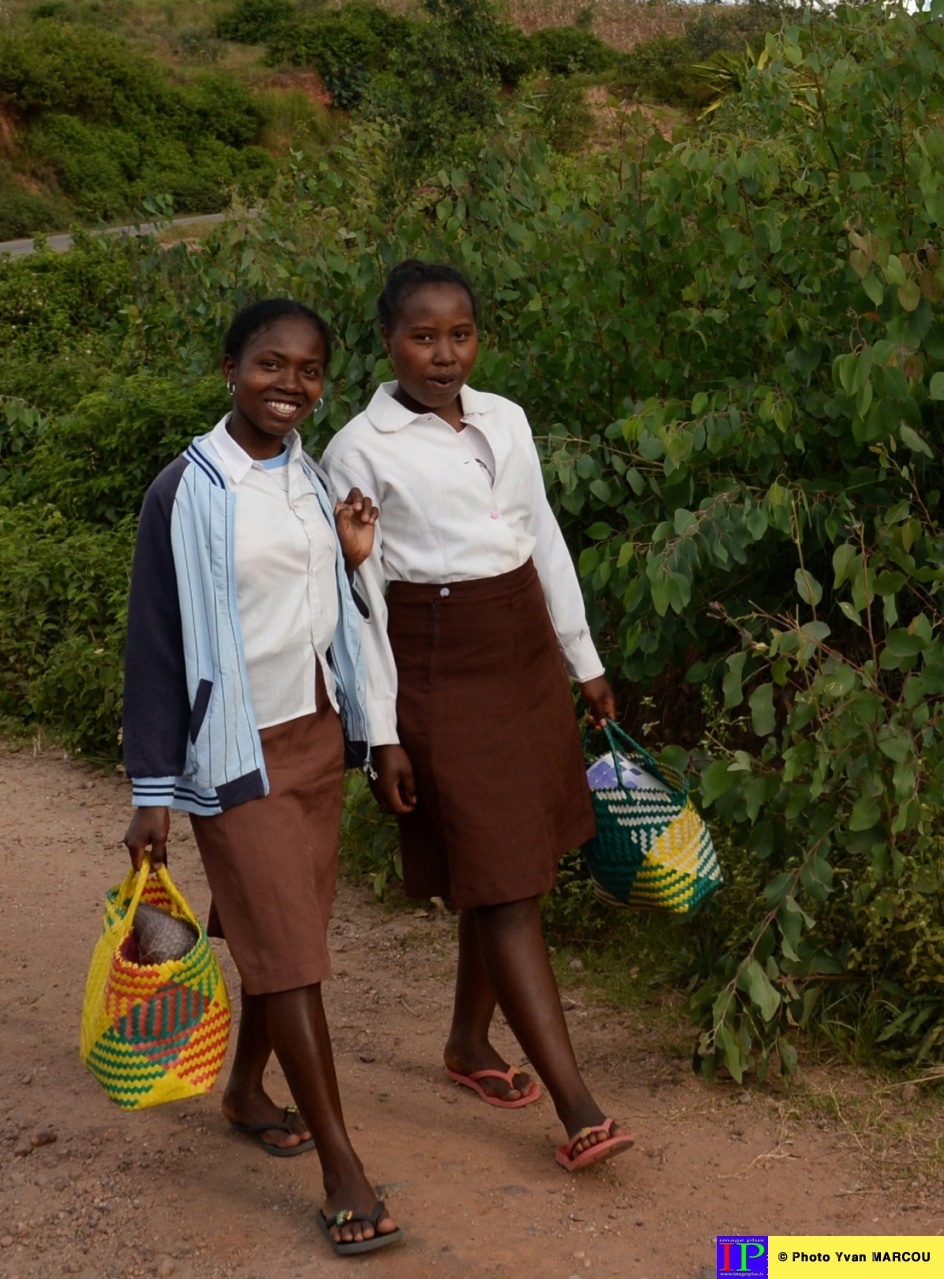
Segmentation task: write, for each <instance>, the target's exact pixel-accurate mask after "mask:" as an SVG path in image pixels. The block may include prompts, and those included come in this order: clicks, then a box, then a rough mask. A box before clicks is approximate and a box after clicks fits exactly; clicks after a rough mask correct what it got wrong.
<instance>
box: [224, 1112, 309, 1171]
mask: <svg viewBox="0 0 944 1279" xmlns="http://www.w3.org/2000/svg"><path fill="white" fill-rule="evenodd" d="M297 1113H298V1107H297V1106H286V1107H285V1109H284V1110H283V1111H282V1122H281V1123H280V1124H277V1123H272V1122H271V1121H270V1122H269V1123H264V1124H239V1123H237V1122H236V1120H235V1119H231V1120H230V1121H229V1122H230V1123H231V1124H232V1126H233V1127H234V1128H235V1129H236V1131H237V1132H244V1133H245V1134H246V1136H247V1137H259V1134H260V1133H262V1132H272V1131H273V1130H276V1131H281V1132H288V1133H292V1134H293V1135H294V1134H295V1129H294V1128H293V1127H292V1119H291V1117H292V1115H295V1114H297ZM259 1145H260V1146H261V1147H262V1149H263V1150H264V1151H265V1152H266V1154H267V1155H273V1156H274V1157H275V1158H276V1159H292V1158H293V1157H294V1156H295V1155H303V1154H304V1153H305V1151H306V1150H314V1148H315V1140H314V1138H313V1137H309V1138H308V1140H307V1141H300V1142H299V1143H298V1145H296V1146H277V1145H276V1144H275V1143H274V1142H271V1141H263V1140H262V1138H261V1137H259Z"/></svg>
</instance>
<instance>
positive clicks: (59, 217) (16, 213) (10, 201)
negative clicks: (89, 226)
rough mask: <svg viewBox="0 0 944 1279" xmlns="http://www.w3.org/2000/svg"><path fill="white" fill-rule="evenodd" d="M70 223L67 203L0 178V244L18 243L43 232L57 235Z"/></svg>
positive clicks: (11, 180)
mask: <svg viewBox="0 0 944 1279" xmlns="http://www.w3.org/2000/svg"><path fill="white" fill-rule="evenodd" d="M68 219H69V212H68V206H67V205H66V204H65V202H64V201H62V200H57V199H56V198H55V197H54V196H50V195H38V194H36V193H34V192H32V191H27V190H25V189H24V188H23V187H22V186H19V185H18V184H17V183H16V182H14V181H13V179H12V177H8V176H7V175H6V174H0V240H19V239H21V238H22V237H25V236H31V235H37V234H38V233H39V232H42V231H55V230H58V229H59V228H60V227H62V226H64V225H65V224H66V223H67V222H68Z"/></svg>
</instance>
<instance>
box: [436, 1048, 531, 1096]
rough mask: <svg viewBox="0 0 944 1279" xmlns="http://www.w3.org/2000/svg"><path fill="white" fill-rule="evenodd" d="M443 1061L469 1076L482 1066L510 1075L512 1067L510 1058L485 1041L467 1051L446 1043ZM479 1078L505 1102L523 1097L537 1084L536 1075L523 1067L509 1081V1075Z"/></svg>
mask: <svg viewBox="0 0 944 1279" xmlns="http://www.w3.org/2000/svg"><path fill="white" fill-rule="evenodd" d="M443 1061H444V1062H445V1065H446V1069H447V1070H448V1071H451V1072H452V1073H453V1074H456V1075H465V1076H466V1078H468V1077H470V1076H475V1075H477V1074H478V1072H479V1071H481V1070H496V1071H499V1072H501V1074H503V1075H507V1074H508V1072H509V1071H510V1070H511V1067H510V1066H509V1064H508V1062H507V1061H504V1060H503V1059H502V1058H501V1057H500V1056H499V1054H498V1053H497V1052H496V1051H495V1049H494V1048H493V1047H492V1046H491V1044H486V1045H485V1048H484V1049H479V1050H477V1051H471V1050H466V1051H464V1052H462V1051H456V1050H454V1049H451V1048H450V1045H449V1044H447V1045H446V1050H445V1052H444V1053H443ZM476 1082H477V1083H478V1085H479V1088H481V1090H482V1092H484V1093H485V1095H486V1096H487V1097H495V1098H497V1099H498V1100H499V1101H506V1102H514V1101H522V1100H524V1099H526V1098H527V1097H529V1096H530V1095H531V1094H532V1093H533V1092H534V1091H535V1089H536V1088H537V1084H536V1083H535V1081H534V1079H532V1077H531V1076H530V1075H529V1074H528V1073H527V1072H526V1071H523V1070H518V1071H515V1073H514V1074H513V1075H512V1076H511V1082H510V1083H509V1082H508V1080H507V1079H500V1078H497V1077H496V1076H495V1075H485V1076H484V1078H481V1079H478V1080H476ZM476 1091H478V1090H476ZM535 1100H536V1099H535Z"/></svg>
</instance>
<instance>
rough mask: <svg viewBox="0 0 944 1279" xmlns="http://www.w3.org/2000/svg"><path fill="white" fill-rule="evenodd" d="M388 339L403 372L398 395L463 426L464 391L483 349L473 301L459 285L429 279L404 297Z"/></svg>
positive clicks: (421, 410)
mask: <svg viewBox="0 0 944 1279" xmlns="http://www.w3.org/2000/svg"><path fill="white" fill-rule="evenodd" d="M383 342H384V346H385V348H386V350H387V354H388V355H389V356H390V359H391V361H392V362H393V371H394V373H395V374H396V375H397V383H398V387H397V391H396V398H397V399H398V400H399V401H400V403H401V404H404V405H405V406H406V407H407V408H408V409H413V410H414V412H417V413H429V412H432V413H437V414H438V415H439V416H440V417H441V418H443V420H444V421H446V422H448V423H449V424H450V426H452V427H454V428H455V429H456V430H457V431H458V430H461V428H462V422H461V407H460V402H459V392H460V391H461V390H462V388H463V386H464V385H465V382H466V380H467V378H468V376H469V374H470V373H471V372H472V366H473V365H474V364H475V357H476V356H477V355H478V350H479V337H478V331H477V330H476V327H475V316H474V314H473V311H472V300H471V298H470V297H469V295H468V293H466V291H465V289H463V288H462V287H461V286H460V285H458V284H424V285H421V286H420V288H418V289H415V290H414V291H413V292H412V293H409V294H407V296H406V297H404V298H403V299H402V300H401V302H400V304H399V307H398V308H397V314H396V320H395V323H394V326H393V328H392V329H384V330H383Z"/></svg>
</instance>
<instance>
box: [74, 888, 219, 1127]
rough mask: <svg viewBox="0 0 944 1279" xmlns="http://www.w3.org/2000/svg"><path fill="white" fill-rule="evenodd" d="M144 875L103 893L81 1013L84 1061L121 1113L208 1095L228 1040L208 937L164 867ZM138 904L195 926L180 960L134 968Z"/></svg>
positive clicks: (81, 1047) (135, 963) (135, 965)
mask: <svg viewBox="0 0 944 1279" xmlns="http://www.w3.org/2000/svg"><path fill="white" fill-rule="evenodd" d="M149 871H150V865H149V864H148V863H147V862H145V864H144V865H143V866H142V868H141V870H140V871H138V872H135V871H133V870H132V871H129V873H128V876H127V878H126V879H125V881H124V883H122V884H119V885H118V886H117V887H116V888H113V889H111V891H110V892H109V893H108V896H107V898H106V900H105V917H104V919H103V921H102V932H101V936H100V937H99V939H98V943H97V945H96V947H95V951H94V954H93V955H92V962H91V965H90V967H89V974H88V980H87V982H86V988H85V1002H84V1005H83V1009H82V1036H81V1045H80V1052H81V1057H82V1060H83V1062H84V1063H85V1065H86V1066H87V1067H88V1069H89V1070H90V1071H91V1072H92V1074H93V1075H94V1076H95V1078H96V1079H97V1080H98V1082H99V1083H100V1084H101V1085H102V1087H103V1088H104V1089H105V1091H106V1092H107V1093H108V1095H109V1097H110V1098H111V1099H112V1101H114V1102H116V1103H117V1105H119V1106H121V1107H122V1109H123V1110H141V1109H143V1108H144V1107H146V1106H157V1105H160V1104H161V1103H162V1102H165V1101H179V1100H181V1099H182V1098H185V1097H194V1096H197V1095H199V1094H200V1093H205V1092H207V1091H208V1090H209V1089H210V1088H211V1087H212V1086H213V1083H214V1080H215V1079H216V1076H217V1075H218V1074H219V1071H220V1067H221V1066H222V1064H223V1057H224V1054H225V1053H226V1044H227V1040H228V1038H229V1028H230V1003H229V995H228V994H227V991H226V983H225V981H224V980H223V974H222V972H221V971H220V966H219V963H218V962H217V959H216V956H215V955H214V954H213V950H212V948H211V946H210V941H209V938H208V937H207V935H206V931H205V929H203V928H202V927H201V926H200V924H199V922H198V921H197V919H196V918H195V916H194V914H193V912H192V911H191V909H190V907H189V906H188V905H187V902H186V901H185V900H184V897H183V895H182V894H181V893H180V891H179V890H178V889H177V887H176V886H175V885H174V883H173V881H172V879H171V877H170V875H169V874H168V871H167V867H166V866H159V867H157V871H156V874H155V875H154V876H150V875H149ZM141 901H146V902H149V903H150V904H151V905H153V906H156V907H158V909H160V910H165V911H167V912H169V913H170V914H172V915H176V916H177V917H178V918H180V919H185V920H187V922H188V923H190V924H192V925H193V926H194V927H195V928H196V930H197V933H198V940H197V942H196V945H195V946H194V947H193V948H192V950H190V951H189V952H188V953H187V954H186V955H185V956H184V957H183V958H182V959H171V960H167V961H166V962H165V963H163V964H140V963H137V962H136V961H135V959H134V957H133V956H132V955H131V954H129V951H128V946H127V944H126V943H127V942H128V939H129V935H130V933H131V930H132V928H133V925H134V914H135V911H136V910H137V907H138V903H139V902H141Z"/></svg>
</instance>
